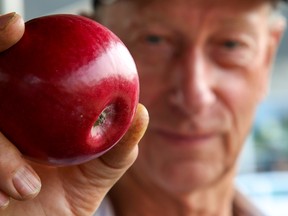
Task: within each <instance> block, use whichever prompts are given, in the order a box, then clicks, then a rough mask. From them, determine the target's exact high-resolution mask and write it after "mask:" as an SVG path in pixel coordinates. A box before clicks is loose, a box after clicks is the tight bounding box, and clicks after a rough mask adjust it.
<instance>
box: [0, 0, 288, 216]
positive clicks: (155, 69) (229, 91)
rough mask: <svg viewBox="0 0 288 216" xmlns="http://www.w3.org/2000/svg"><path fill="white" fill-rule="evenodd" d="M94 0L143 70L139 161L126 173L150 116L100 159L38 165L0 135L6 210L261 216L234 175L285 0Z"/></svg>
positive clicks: (15, 20) (13, 26) (12, 37)
mask: <svg viewBox="0 0 288 216" xmlns="http://www.w3.org/2000/svg"><path fill="white" fill-rule="evenodd" d="M94 3H95V4H94V7H95V8H94V9H95V10H94V13H93V14H92V15H91V18H93V19H96V20H97V21H99V22H101V23H102V24H104V25H106V26H107V27H109V28H110V29H111V30H112V31H114V32H115V33H116V34H117V35H118V36H119V37H120V38H121V39H122V40H123V42H124V43H125V44H126V45H127V47H128V48H129V50H130V51H131V53H132V55H133V57H134V59H135V62H136V65H137V67H138V71H139V77H140V84H141V94H140V102H141V103H142V104H144V106H145V107H146V108H147V109H148V111H149V115H150V124H149V126H148V128H147V131H146V133H145V135H144V137H143V138H142V140H141V141H140V145H139V155H138V158H137V160H136V161H135V163H134V164H133V165H132V167H131V168H130V169H128V167H129V166H130V165H131V163H132V162H133V160H134V159H135V157H136V154H137V147H135V144H136V143H137V142H138V140H139V139H140V137H141V132H143V130H144V128H145V123H143V124H140V125H139V124H138V126H134V127H133V126H132V128H131V130H130V131H129V132H128V134H127V135H126V137H125V138H124V139H123V140H122V141H121V143H120V145H117V146H116V148H115V149H113V150H112V151H110V152H108V153H107V154H106V155H104V156H103V157H102V158H99V159H97V160H95V161H90V162H89V163H87V164H82V165H80V166H77V167H69V168H47V167H43V166H41V165H36V164H31V162H27V161H25V160H24V159H23V158H21V157H20V156H19V153H18V151H17V150H16V149H15V148H13V144H12V143H10V142H9V141H8V140H7V139H5V137H4V136H2V138H1V141H0V148H1V151H0V152H1V153H0V170H1V173H0V176H1V178H0V179H1V181H0V191H1V193H0V203H2V206H3V210H2V211H0V215H21V216H22V215H37V216H41V215H52V216H54V215H55V216H57V215H68V216H69V215H77V216H82V215H83V216H84V215H92V214H93V212H94V211H95V210H96V209H97V208H98V211H97V213H96V215H100V216H112V215H115V216H130V215H131V216H135V215H137V216H138V215H139V216H141V215H142V216H146V215H147V216H159V215H165V216H169V215H173V216H175V215H179V216H180V215H183V216H185V215H187V216H239V215H243V216H258V215H262V214H261V213H260V212H259V211H258V210H257V209H256V208H254V207H253V206H252V205H251V204H249V202H248V201H247V200H246V199H245V198H244V197H243V196H242V195H241V194H240V193H239V192H237V189H236V188H235V186H234V176H235V173H236V170H237V158H238V155H239V153H240V152H241V149H242V147H243V143H244V142H245V139H246V137H247V135H248V133H249V131H250V128H251V125H252V122H253V118H254V113H255V109H256V108H257V105H258V104H259V103H260V102H261V100H262V99H263V98H264V97H265V95H266V94H267V89H268V85H269V76H270V69H271V66H272V64H273V59H274V56H275V53H276V51H277V46H278V44H279V41H280V39H281V36H282V33H283V31H284V28H285V22H284V20H283V19H282V18H281V17H280V16H278V15H277V13H275V10H276V8H277V5H278V3H279V1H277V0H254V1H249V0H165V1H164V0H118V1H117V0H116V1H101V2H98V1H94ZM7 16H9V15H6V18H3V17H2V18H1V20H4V21H0V24H1V25H2V26H3V28H0V29H1V31H0V35H1V37H0V38H1V40H0V47H1V48H2V50H4V49H5V47H8V46H10V45H12V44H13V43H15V42H16V41H17V40H18V39H19V38H20V37H21V34H22V33H23V22H21V18H19V16H17V15H15V14H14V15H13V14H12V15H11V14H10V18H7ZM5 19H6V21H5ZM7 20H8V21H7ZM139 118H140V119H143V118H144V119H146V118H147V116H146V114H145V112H138V115H136V119H135V121H136V122H138V123H139V121H138V120H139ZM137 119H138V120H137ZM140 122H141V121H140ZM134 125H135V124H134ZM136 125H137V124H136ZM139 127H140V128H139ZM139 130H140V131H141V132H140V135H139V136H137V138H136V139H134V138H135V137H134V136H133V134H134V133H139ZM136 146H137V145H136ZM3 151H5V153H3ZM12 159H13V161H12V162H10V160H12ZM103 161H104V163H103ZM115 161H117V162H116V163H115ZM116 164H118V166H117V167H116V169H115V165H116ZM113 166H114V168H113ZM126 169H128V171H127V172H125V171H126ZM124 172H125V174H124V175H123V176H122V177H121V175H122V174H123V173H124ZM19 173H20V174H19ZM36 173H37V174H36ZM38 176H40V179H41V182H42V189H41V190H40V182H39V181H40V179H39V177H38ZM118 178H120V179H119V180H118ZM115 182H117V183H116V184H115V185H114V186H113V184H114V183H115ZM111 187H112V188H111ZM110 188H111V189H110ZM39 191H40V192H39ZM107 192H108V193H107ZM106 193H107V194H106ZM10 197H11V198H13V199H10V202H9V198H10ZM103 197H105V198H104V201H103V202H102V199H103ZM101 202H102V203H101ZM99 205H100V206H99ZM4 207H5V208H4Z"/></svg>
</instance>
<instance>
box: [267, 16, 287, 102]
mask: <svg viewBox="0 0 288 216" xmlns="http://www.w3.org/2000/svg"><path fill="white" fill-rule="evenodd" d="M285 29H286V20H285V18H284V17H281V16H277V17H274V18H272V20H271V24H270V29H269V36H268V50H267V55H266V61H265V64H266V69H267V70H268V71H267V73H269V72H270V71H272V69H273V63H274V60H275V57H276V54H277V50H278V47H279V45H280V43H281V39H282V36H283V34H284V32H285ZM267 79H268V80H267V81H266V89H265V90H264V91H263V95H262V97H261V99H264V98H266V96H267V95H268V93H269V90H270V89H269V87H270V86H269V75H267Z"/></svg>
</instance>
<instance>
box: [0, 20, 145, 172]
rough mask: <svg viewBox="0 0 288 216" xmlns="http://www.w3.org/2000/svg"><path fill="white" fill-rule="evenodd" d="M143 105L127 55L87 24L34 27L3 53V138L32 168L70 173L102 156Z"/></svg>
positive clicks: (0, 95) (0, 96) (0, 78)
mask: <svg viewBox="0 0 288 216" xmlns="http://www.w3.org/2000/svg"><path fill="white" fill-rule="evenodd" d="M138 100H139V78H138V74H137V70H136V66H135V62H134V60H133V58H132V57H131V55H130V53H129V51H128V49H127V48H126V47H125V45H124V44H123V43H122V42H121V41H120V39H119V38H118V37H117V36H115V35H114V34H113V33H112V32H111V31H110V30H108V29H107V28H106V27H104V26H102V25H100V24H99V23H97V22H95V21H92V20H90V19H88V18H85V17H82V16H78V15H70V14H57V15H49V16H44V17H38V18H35V19H32V20H30V21H28V22H26V23H25V33H24V36H23V37H22V39H21V40H20V41H19V42H18V43H17V44H16V45H14V46H12V47H11V48H9V49H8V50H6V51H4V52H2V53H0V101H1V103H0V131H1V132H2V133H3V134H4V135H5V136H6V137H7V138H8V139H9V140H10V141H11V142H12V143H13V144H14V145H15V146H16V147H17V148H18V149H19V150H20V152H21V153H22V154H23V155H24V156H25V157H27V158H28V159H31V160H33V161H36V162H40V163H44V164H47V165H53V166H67V165H75V164H81V163H84V162H87V161H89V160H91V159H94V158H96V157H99V156H101V155H102V154H104V153H105V152H106V151H108V150H109V149H110V148H112V147H113V146H114V145H115V144H116V143H117V142H118V141H119V140H120V139H121V137H122V136H123V135H124V134H125V132H126V131H127V130H128V128H129V126H130V125H131V123H132V119H133V117H134V114H135V111H136V107H137V104H138Z"/></svg>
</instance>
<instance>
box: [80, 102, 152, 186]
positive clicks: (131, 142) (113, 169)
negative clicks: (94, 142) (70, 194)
mask: <svg viewBox="0 0 288 216" xmlns="http://www.w3.org/2000/svg"><path fill="white" fill-rule="evenodd" d="M148 122H149V115H148V111H147V110H146V108H145V107H144V106H143V105H142V104H138V107H137V110H136V113H135V116H134V119H133V122H132V125H131V127H130V128H129V130H128V131H127V132H126V134H125V135H124V137H123V138H122V139H121V140H120V141H119V142H118V143H117V144H116V145H115V146H114V147H113V148H112V149H110V150H109V151H108V152H107V153H105V154H104V155H102V156H101V157H100V158H98V159H96V160H94V161H90V162H88V163H86V164H84V165H83V166H84V167H85V170H86V171H87V172H86V173H90V178H91V179H94V180H95V181H98V180H99V176H101V179H103V180H104V179H106V180H108V181H112V182H115V181H117V180H118V179H119V178H120V177H121V176H122V175H123V174H124V172H125V171H126V170H127V169H128V168H129V167H130V166H131V165H132V164H133V162H134V161H135V160H136V157H137V155H138V145H137V144H138V142H139V141H140V139H141V138H142V137H143V135H144V133H145V131H146V129H147V126H148ZM95 167H97V169H95ZM104 182H105V181H102V183H104ZM111 186H112V184H111Z"/></svg>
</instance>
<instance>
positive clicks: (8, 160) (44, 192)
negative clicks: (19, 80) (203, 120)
mask: <svg viewBox="0 0 288 216" xmlns="http://www.w3.org/2000/svg"><path fill="white" fill-rule="evenodd" d="M23 33H24V21H23V19H22V18H21V16H19V15H18V14H16V13H10V14H8V15H4V17H3V16H1V17H0V52H1V51H4V50H5V49H7V48H9V47H11V46H13V45H14V44H15V43H16V42H17V41H19V39H20V38H21V37H22V35H23ZM148 122H149V117H148V112H147V110H146V108H145V107H144V106H143V105H141V104H139V105H138V107H137V111H136V114H135V117H134V121H133V123H132V126H131V127H130V129H129V130H128V132H127V133H126V134H125V136H124V137H123V138H122V139H121V140H120V141H119V142H118V143H117V145H115V146H114V147H113V148H112V149H111V150H110V151H108V152H107V153H106V154H104V155H103V156H101V157H99V158H97V159H95V160H92V161H89V162H87V163H84V164H81V165H78V166H69V167H49V166H44V165H40V164H36V163H33V162H30V161H27V160H26V159H25V158H24V157H23V156H22V155H21V153H20V152H19V151H18V149H17V148H16V147H15V146H14V145H13V144H12V143H11V142H10V141H9V140H8V139H7V138H6V137H5V136H4V135H3V134H2V133H1V132H0V171H1V172H0V215H5V216H15V215H21V216H25V215H27V216H28V215H29V216H30V215H37V216H41V215H66V216H76V215H77V216H82V215H83V216H84V215H92V214H93V212H94V211H95V210H96V209H97V207H98V206H99V204H100V203H101V201H102V199H103V198H104V196H105V195H106V193H107V192H108V191H109V190H110V188H111V187H112V186H113V185H114V184H115V182H116V181H117V180H118V179H119V178H120V177H121V176H122V175H123V174H124V173H125V171H126V170H127V169H128V168H129V167H130V166H131V165H132V163H133V162H134V161H135V159H136V157H137V155H138V145H137V144H138V142H139V140H140V139H141V138H142V136H143V135H144V132H145V131H146V128H147V125H148Z"/></svg>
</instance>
